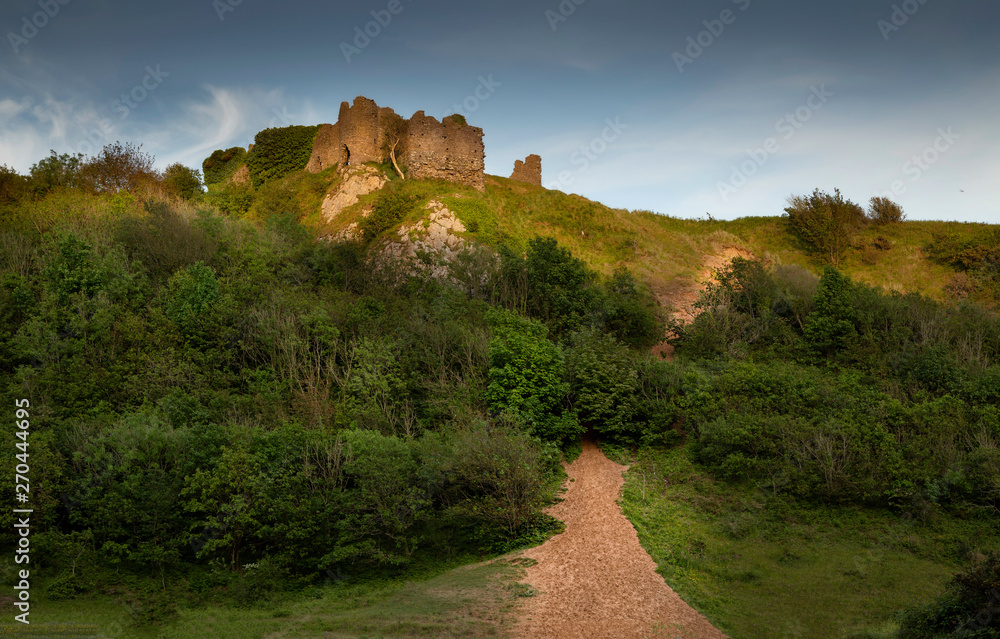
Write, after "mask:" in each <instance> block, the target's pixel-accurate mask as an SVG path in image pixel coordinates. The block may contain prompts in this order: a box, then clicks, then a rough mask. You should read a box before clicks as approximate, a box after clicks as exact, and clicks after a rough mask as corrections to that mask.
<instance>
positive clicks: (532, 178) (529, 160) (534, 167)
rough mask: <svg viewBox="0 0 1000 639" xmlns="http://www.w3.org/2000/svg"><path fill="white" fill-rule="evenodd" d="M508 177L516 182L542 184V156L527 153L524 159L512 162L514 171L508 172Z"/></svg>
mask: <svg viewBox="0 0 1000 639" xmlns="http://www.w3.org/2000/svg"><path fill="white" fill-rule="evenodd" d="M510 179H512V180H517V181H518V182H527V183H528V184H534V185H536V186H541V185H542V158H541V156H538V155H534V154H532V155H529V156H528V157H526V158H525V159H524V162H522V161H521V160H516V161H515V162H514V172H513V173H511V174H510Z"/></svg>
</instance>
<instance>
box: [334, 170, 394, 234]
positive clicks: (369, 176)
mask: <svg viewBox="0 0 1000 639" xmlns="http://www.w3.org/2000/svg"><path fill="white" fill-rule="evenodd" d="M386 182H388V180H387V179H386V177H385V175H383V174H382V172H381V171H379V170H378V169H376V168H375V167H371V166H357V167H351V168H350V169H348V170H347V171H346V172H345V174H344V179H343V180H342V181H341V183H340V184H339V185H337V188H335V189H334V190H332V191H330V192H329V193H327V195H326V198H324V199H323V209H322V210H323V219H324V220H326V221H327V222H329V221H331V220H333V219H334V218H335V217H337V216H338V215H340V213H341V211H343V210H344V209H346V208H347V207H349V206H351V205H352V204H356V203H357V201H358V200H359V199H360V198H361V196H362V195H368V194H369V193H372V192H374V191H377V190H379V189H380V188H382V187H383V186H385V184H386Z"/></svg>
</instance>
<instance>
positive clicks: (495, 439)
mask: <svg viewBox="0 0 1000 639" xmlns="http://www.w3.org/2000/svg"><path fill="white" fill-rule="evenodd" d="M453 454H454V460H453V464H454V465H453V468H452V473H453V478H452V483H453V486H452V488H451V490H452V492H453V493H454V494H455V496H454V500H455V503H454V505H453V506H452V511H453V512H455V513H457V514H459V515H460V516H462V517H464V518H467V519H469V520H471V521H472V522H474V523H475V525H477V526H478V527H479V531H478V536H479V537H480V538H482V539H486V540H489V539H490V538H496V537H500V538H501V539H502V540H504V541H511V540H513V539H514V538H516V537H517V535H518V534H519V533H520V532H522V531H524V529H525V528H526V527H528V526H529V525H530V524H531V523H532V522H533V521H534V520H535V519H536V518H537V517H538V512H539V510H540V509H541V507H542V506H543V504H544V501H545V499H544V497H545V490H544V487H543V486H542V482H541V481H540V478H541V475H542V470H543V469H542V465H543V460H542V447H541V446H540V445H539V444H538V441H537V440H533V439H532V438H531V437H529V436H528V435H527V434H526V433H521V432H517V431H515V430H512V429H510V428H506V427H503V426H499V425H489V424H486V423H482V422H477V423H476V424H474V425H473V426H472V427H470V428H466V429H463V430H462V431H460V432H459V433H457V434H456V436H455V441H454V453H453Z"/></svg>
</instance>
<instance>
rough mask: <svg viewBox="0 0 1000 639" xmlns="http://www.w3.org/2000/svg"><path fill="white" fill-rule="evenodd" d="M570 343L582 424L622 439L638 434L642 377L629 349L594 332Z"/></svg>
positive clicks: (569, 356)
mask: <svg viewBox="0 0 1000 639" xmlns="http://www.w3.org/2000/svg"><path fill="white" fill-rule="evenodd" d="M570 342H571V346H570V348H569V349H568V350H567V354H566V367H567V369H568V371H567V372H568V375H569V379H570V399H571V403H572V405H573V408H574V409H575V410H576V412H577V414H578V415H579V419H580V422H581V424H582V425H584V426H592V427H593V428H594V429H595V430H597V432H599V433H601V434H602V435H608V436H610V437H612V438H616V439H619V440H621V439H625V438H627V437H629V436H634V435H636V434H637V432H638V430H639V429H638V427H637V425H636V424H635V423H634V421H633V420H634V417H635V413H636V406H635V403H634V399H635V396H636V393H637V392H638V390H639V377H638V371H637V370H636V367H635V364H634V363H633V361H632V357H631V354H630V353H629V351H628V349H627V348H626V347H625V346H624V345H623V344H622V343H620V342H618V341H617V340H615V339H614V338H613V337H611V336H609V335H602V334H601V333H599V332H597V331H596V330H594V329H587V330H583V331H579V332H577V333H573V335H572V336H571V339H570Z"/></svg>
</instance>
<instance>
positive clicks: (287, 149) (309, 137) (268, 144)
mask: <svg viewBox="0 0 1000 639" xmlns="http://www.w3.org/2000/svg"><path fill="white" fill-rule="evenodd" d="M318 131H319V127H318V126H286V127H282V128H271V129H264V130H263V131H261V132H260V133H258V134H257V135H256V136H255V137H254V139H253V148H252V149H251V150H250V152H249V153H248V154H247V158H246V160H247V168H248V169H249V170H250V180H251V182H252V183H253V185H254V187H255V188H256V187H259V186H261V185H263V184H264V183H265V182H268V181H270V180H275V179H277V178H280V177H283V176H285V175H288V174H289V173H291V172H292V171H297V170H299V169H304V168H305V166H306V164H307V163H308V162H309V158H310V156H311V155H312V149H313V140H315V138H316V133H317V132H318Z"/></svg>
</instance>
